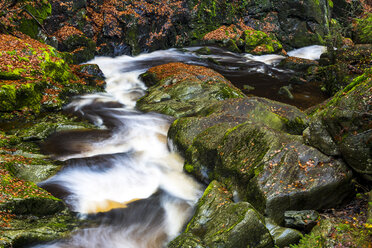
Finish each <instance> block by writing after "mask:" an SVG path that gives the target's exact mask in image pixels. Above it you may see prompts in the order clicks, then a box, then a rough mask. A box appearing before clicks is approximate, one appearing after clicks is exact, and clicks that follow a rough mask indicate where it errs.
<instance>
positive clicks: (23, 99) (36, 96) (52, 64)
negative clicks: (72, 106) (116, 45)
mask: <svg viewBox="0 0 372 248" xmlns="http://www.w3.org/2000/svg"><path fill="white" fill-rule="evenodd" d="M0 36H1V39H0V49H1V50H0V62H3V63H0V111H1V114H0V116H1V117H2V119H12V118H13V117H12V115H13V114H14V111H15V112H16V113H20V114H22V113H34V114H35V113H39V112H40V111H44V110H48V109H53V110H59V109H61V108H62V106H63V105H64V104H66V103H67V102H68V101H69V97H71V96H73V95H78V94H83V93H87V92H89V93H91V92H97V91H103V85H104V82H103V81H102V80H101V79H100V80H99V79H98V78H94V79H93V78H92V79H89V80H88V79H87V77H86V75H85V74H86V73H84V72H77V71H76V72H75V70H73V69H75V67H72V66H71V65H70V64H68V63H67V62H66V61H65V60H64V59H63V58H64V57H65V56H64V54H61V53H59V52H58V51H57V50H56V49H54V48H53V47H50V46H48V45H45V44H43V43H40V42H38V41H36V40H33V39H31V38H30V37H27V36H24V37H21V38H18V37H14V36H11V35H5V34H2V35H0ZM85 80H86V81H85Z"/></svg>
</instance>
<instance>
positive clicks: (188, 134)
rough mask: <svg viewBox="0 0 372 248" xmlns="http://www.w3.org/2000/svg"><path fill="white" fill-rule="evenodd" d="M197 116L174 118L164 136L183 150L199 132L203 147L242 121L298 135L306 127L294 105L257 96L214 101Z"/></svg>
mask: <svg viewBox="0 0 372 248" xmlns="http://www.w3.org/2000/svg"><path fill="white" fill-rule="evenodd" d="M198 115H199V116H198V117H187V118H181V119H178V120H176V121H175V122H174V123H173V124H172V126H171V128H170V130H169V133H168V136H169V137H170V138H171V139H172V140H173V142H174V144H175V145H176V147H177V148H178V150H179V151H181V152H184V151H186V150H187V149H188V148H189V146H190V145H191V144H192V143H193V141H194V139H195V138H196V136H198V135H199V134H201V133H203V137H204V138H203V141H200V142H199V143H200V145H201V146H203V148H205V149H208V147H214V146H215V145H214V143H216V142H217V143H218V142H219V141H220V139H221V138H222V137H223V136H224V133H225V132H226V130H228V129H230V128H232V127H234V126H237V125H238V124H241V123H244V122H246V121H251V122H254V123H257V124H260V125H265V126H268V127H270V128H273V129H277V130H282V131H286V132H289V133H292V134H302V131H303V130H304V129H305V128H306V126H307V124H306V122H307V120H306V116H305V114H304V113H303V112H301V111H300V110H299V109H297V108H296V107H293V106H290V105H287V104H284V103H279V102H276V101H272V100H268V99H265V98H258V97H249V98H247V97H246V98H237V99H228V100H225V101H220V102H216V103H215V104H211V105H210V106H208V107H206V108H204V109H203V110H202V111H201V112H199V113H198ZM200 138H201V137H200ZM204 139H205V140H204ZM211 157H213V156H211Z"/></svg>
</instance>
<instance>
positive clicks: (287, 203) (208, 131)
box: [168, 98, 352, 223]
mask: <svg viewBox="0 0 372 248" xmlns="http://www.w3.org/2000/svg"><path fill="white" fill-rule="evenodd" d="M199 115H200V116H199V117H186V118H181V119H178V120H176V121H175V122H174V123H173V124H172V126H171V128H170V130H169V133H168V136H169V137H170V139H171V140H172V141H173V143H174V144H175V146H176V147H177V149H178V150H179V151H181V152H182V153H183V154H184V155H185V158H186V160H185V166H184V169H185V171H187V172H188V173H191V174H192V175H194V176H195V177H197V178H198V179H199V180H201V181H204V182H206V183H208V182H210V181H211V180H219V181H222V182H224V183H225V184H226V185H229V187H230V189H231V190H236V191H237V192H238V195H239V197H240V199H244V200H247V201H249V202H250V203H252V204H253V205H254V206H255V207H256V209H258V210H259V211H261V212H262V213H265V214H266V215H267V216H269V217H270V218H272V219H273V220H274V221H275V222H277V223H282V221H283V218H284V216H283V214H284V212H285V211H287V210H302V209H322V208H325V207H330V206H335V205H337V204H340V203H341V202H342V200H344V199H345V197H347V196H348V194H349V193H350V190H351V185H350V180H351V174H352V173H351V171H350V170H349V169H348V168H347V167H346V165H345V164H344V163H343V162H342V161H341V160H339V159H334V158H332V157H328V156H326V155H324V154H322V153H321V152H319V151H318V150H316V149H315V148H313V147H310V146H307V145H305V144H304V143H303V139H302V136H301V135H299V134H302V131H303V130H304V129H305V128H306V119H305V118H304V114H303V113H302V112H301V111H299V110H298V109H296V108H295V107H291V106H288V105H285V104H280V103H276V102H273V101H269V100H267V99H262V98H242V99H230V100H225V101H222V102H219V103H216V104H214V105H211V106H210V107H208V108H205V109H204V110H203V111H201V112H199ZM320 196H321V199H322V200H316V199H319V197H320Z"/></svg>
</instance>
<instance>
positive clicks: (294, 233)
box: [265, 218, 303, 247]
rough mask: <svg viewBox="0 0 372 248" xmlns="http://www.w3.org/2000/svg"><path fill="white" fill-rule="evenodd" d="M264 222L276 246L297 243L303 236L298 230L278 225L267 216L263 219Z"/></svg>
mask: <svg viewBox="0 0 372 248" xmlns="http://www.w3.org/2000/svg"><path fill="white" fill-rule="evenodd" d="M265 223H266V228H267V229H268V230H269V232H270V234H271V236H272V237H273V239H274V243H275V246H277V247H288V246H289V245H291V244H297V243H298V241H299V240H300V239H301V238H302V237H303V235H302V233H301V232H300V231H298V230H296V229H291V228H285V227H281V226H278V225H276V224H275V222H273V221H272V220H270V219H268V218H266V219H265Z"/></svg>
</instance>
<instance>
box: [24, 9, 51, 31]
mask: <svg viewBox="0 0 372 248" xmlns="http://www.w3.org/2000/svg"><path fill="white" fill-rule="evenodd" d="M22 9H23V11H26V12H27V14H29V15H30V16H31V17H32V18H33V19H34V20H35V21H36V23H37V24H38V25H39V26H40V27H41V28H42V29H43V30H44V32H45V33H46V34H47V35H49V34H48V31H46V29H45V28H44V26H43V25H42V24H41V23H40V22H39V21H38V20H37V19H36V17H35V16H34V15H33V14H31V12H30V11H28V10H27V9H26V8H24V7H22Z"/></svg>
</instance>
